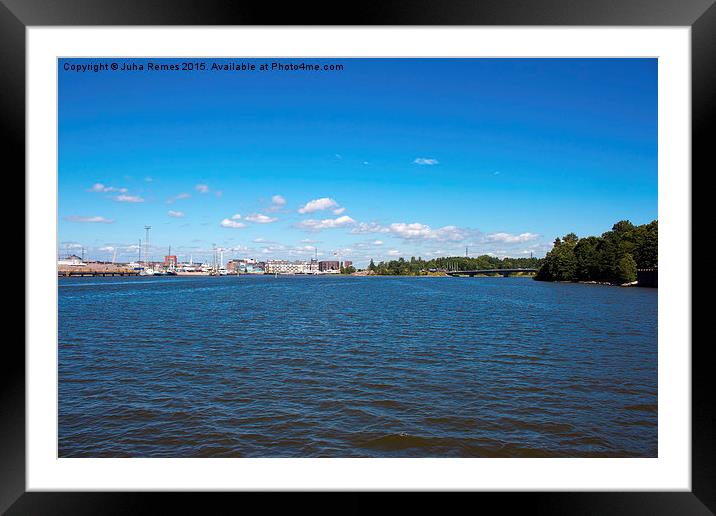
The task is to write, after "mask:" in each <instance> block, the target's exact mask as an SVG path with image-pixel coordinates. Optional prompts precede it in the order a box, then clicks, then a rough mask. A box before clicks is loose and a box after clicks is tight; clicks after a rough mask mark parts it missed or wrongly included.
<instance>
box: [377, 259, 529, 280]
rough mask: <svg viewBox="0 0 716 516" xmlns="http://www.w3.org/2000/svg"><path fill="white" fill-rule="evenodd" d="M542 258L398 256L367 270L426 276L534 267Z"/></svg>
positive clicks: (379, 273)
mask: <svg viewBox="0 0 716 516" xmlns="http://www.w3.org/2000/svg"><path fill="white" fill-rule="evenodd" d="M542 261H543V259H542V258H497V257H495V256H490V255H487V254H485V255H482V256H478V257H476V258H469V257H467V256H447V257H444V258H433V259H431V260H423V259H422V258H420V257H418V258H415V257H412V258H410V260H406V259H404V258H399V259H397V260H390V261H387V262H380V263H378V264H375V263H374V262H373V260H371V261H370V264H369V265H368V272H369V273H371V274H376V275H379V276H426V275H430V274H435V273H440V272H445V271H469V270H481V269H536V268H539V267H540V265H541V264H542Z"/></svg>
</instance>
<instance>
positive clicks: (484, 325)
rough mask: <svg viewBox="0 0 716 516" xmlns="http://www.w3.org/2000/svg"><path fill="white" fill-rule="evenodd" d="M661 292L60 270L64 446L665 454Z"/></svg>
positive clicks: (516, 282) (168, 451)
mask: <svg viewBox="0 0 716 516" xmlns="http://www.w3.org/2000/svg"><path fill="white" fill-rule="evenodd" d="M656 424H657V290H655V289H642V288H630V289H626V288H618V287H605V286H594V285H578V284H558V283H541V282H536V281H532V280H531V279H528V278H472V279H471V278H413V277H402V278H401V277H382V278H381V277H278V278H274V277H272V276H259V277H236V276H233V277H220V278H214V277H174V278H171V277H169V278H71V279H60V280H59V455H60V456H61V457H80V456H81V457H108V456H112V457H150V456H151V457H552V456H567V457H601V456H619V457H631V456H639V457H654V456H656V455H657V426H656Z"/></svg>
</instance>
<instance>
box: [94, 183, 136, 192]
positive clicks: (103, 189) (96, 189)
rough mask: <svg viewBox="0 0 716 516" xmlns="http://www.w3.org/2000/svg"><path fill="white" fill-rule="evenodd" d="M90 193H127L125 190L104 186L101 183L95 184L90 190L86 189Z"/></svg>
mask: <svg viewBox="0 0 716 516" xmlns="http://www.w3.org/2000/svg"><path fill="white" fill-rule="evenodd" d="M88 191H90V192H119V193H127V191H128V190H127V189H126V188H117V187H115V186H105V185H103V184H102V183H95V184H93V185H92V187H91V188H89V189H88Z"/></svg>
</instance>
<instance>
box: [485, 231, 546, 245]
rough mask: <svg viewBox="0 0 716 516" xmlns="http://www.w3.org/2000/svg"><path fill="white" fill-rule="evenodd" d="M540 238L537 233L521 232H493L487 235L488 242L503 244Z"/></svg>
mask: <svg viewBox="0 0 716 516" xmlns="http://www.w3.org/2000/svg"><path fill="white" fill-rule="evenodd" d="M537 238H539V235H538V234H536V233H520V234H519V235H512V234H510V233H491V234H489V235H487V236H486V237H485V240H486V241H487V242H500V243H503V244H517V243H522V242H530V241H532V240H536V239H537Z"/></svg>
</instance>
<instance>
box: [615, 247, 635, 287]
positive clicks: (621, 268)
mask: <svg viewBox="0 0 716 516" xmlns="http://www.w3.org/2000/svg"><path fill="white" fill-rule="evenodd" d="M617 279H618V280H619V282H620V283H631V282H632V281H636V261H634V258H633V257H632V255H630V254H629V253H626V254H625V255H624V256H622V258H621V259H620V260H619V265H618V266H617Z"/></svg>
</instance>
